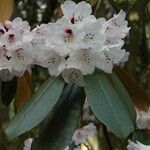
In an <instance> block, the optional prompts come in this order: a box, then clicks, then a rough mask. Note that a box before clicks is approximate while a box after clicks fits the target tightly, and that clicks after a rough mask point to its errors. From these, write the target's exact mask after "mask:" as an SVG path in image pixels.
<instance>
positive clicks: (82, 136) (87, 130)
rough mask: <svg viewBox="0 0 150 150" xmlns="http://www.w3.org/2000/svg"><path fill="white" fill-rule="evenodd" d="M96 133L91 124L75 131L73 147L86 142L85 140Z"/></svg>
mask: <svg viewBox="0 0 150 150" xmlns="http://www.w3.org/2000/svg"><path fill="white" fill-rule="evenodd" d="M95 132H96V127H95V125H94V124H93V123H89V124H88V125H86V126H84V127H82V128H80V129H77V130H75V132H74V134H73V136H72V140H73V141H74V142H75V145H80V144H83V143H85V142H86V140H87V138H88V137H90V136H93V135H94V134H95Z"/></svg>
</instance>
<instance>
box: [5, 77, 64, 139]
mask: <svg viewBox="0 0 150 150" xmlns="http://www.w3.org/2000/svg"><path fill="white" fill-rule="evenodd" d="M63 87H64V82H63V80H62V79H61V78H52V79H48V80H47V81H46V82H45V83H44V84H43V85H42V87H41V88H40V89H39V90H38V91H37V92H36V93H35V94H34V95H33V97H32V98H31V100H29V101H28V102H27V103H26V104H25V105H24V106H23V107H22V109H21V110H20V111H19V112H18V113H17V114H16V116H15V117H14V118H13V119H12V120H11V121H10V123H9V125H8V127H7V128H6V130H5V133H6V135H7V136H8V138H9V139H12V138H15V137H17V136H19V135H21V134H22V133H24V132H26V131H28V130H30V129H31V128H33V127H34V126H36V125H37V124H39V123H40V122H41V121H43V119H44V118H45V117H46V116H47V115H48V113H49V112H50V111H51V110H52V109H53V107H54V106H55V104H56V103H57V101H58V99H59V97H60V95H61V92H62V90H63Z"/></svg>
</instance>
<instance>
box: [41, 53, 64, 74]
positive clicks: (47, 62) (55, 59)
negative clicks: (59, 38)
mask: <svg viewBox="0 0 150 150" xmlns="http://www.w3.org/2000/svg"><path fill="white" fill-rule="evenodd" d="M62 62H63V57H61V56H60V55H58V54H57V53H56V52H55V51H48V53H47V56H45V58H44V61H42V60H41V62H40V65H41V66H43V67H46V68H48V70H49V73H50V75H54V76H58V75H59V74H60V71H59V70H58V67H59V65H60V64H61V63H62Z"/></svg>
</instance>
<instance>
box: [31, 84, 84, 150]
mask: <svg viewBox="0 0 150 150" xmlns="http://www.w3.org/2000/svg"><path fill="white" fill-rule="evenodd" d="M84 100H85V93H84V89H83V88H81V87H78V86H76V85H67V86H66V87H65V89H64V91H63V93H62V95H61V97H60V100H59V102H58V104H57V105H56V107H55V108H54V109H53V110H52V111H51V112H50V113H49V115H48V117H47V118H46V119H45V121H44V122H43V124H42V127H41V129H40V132H39V138H38V139H36V140H34V142H33V144H32V150H56V149H59V150H64V149H65V147H66V146H67V145H68V144H69V142H70V140H71V137H72V135H73V132H74V130H75V128H76V126H77V123H78V121H79V118H80V115H81V111H82V107H83V102H84Z"/></svg>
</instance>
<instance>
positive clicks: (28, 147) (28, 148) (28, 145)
mask: <svg viewBox="0 0 150 150" xmlns="http://www.w3.org/2000/svg"><path fill="white" fill-rule="evenodd" d="M32 141H33V138H29V139H27V140H25V141H24V148H23V150H31V145H32Z"/></svg>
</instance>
